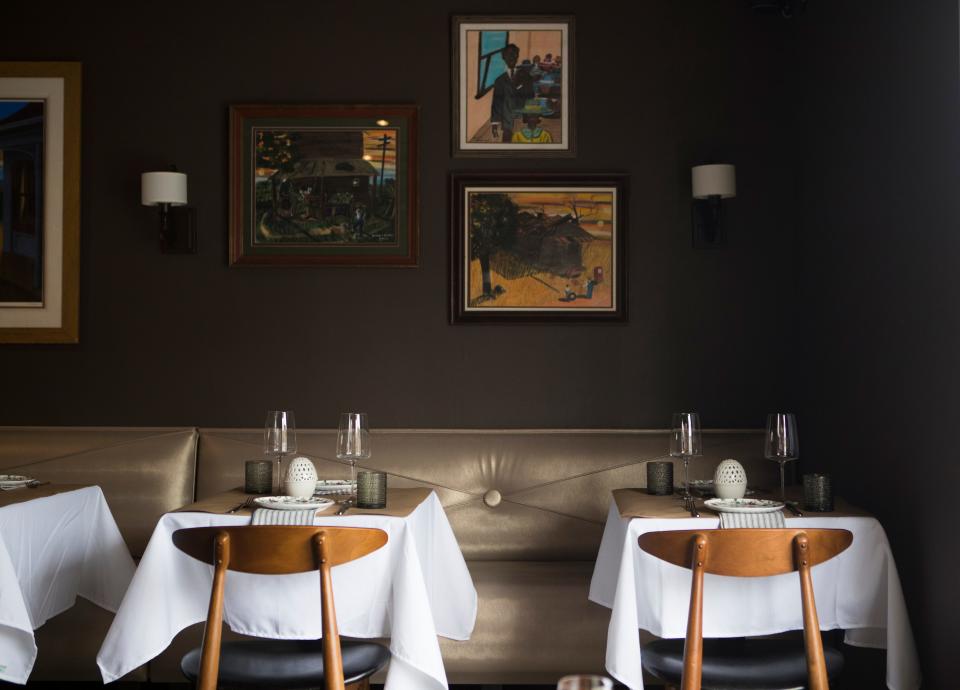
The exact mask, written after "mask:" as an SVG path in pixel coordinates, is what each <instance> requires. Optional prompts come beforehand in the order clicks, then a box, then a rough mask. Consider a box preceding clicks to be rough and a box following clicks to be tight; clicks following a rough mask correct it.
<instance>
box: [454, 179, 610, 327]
mask: <svg viewBox="0 0 960 690" xmlns="http://www.w3.org/2000/svg"><path fill="white" fill-rule="evenodd" d="M450 190H451V200H450V208H451V219H450V225H451V232H452V241H451V243H450V247H451V256H450V318H451V321H452V322H453V323H466V322H489V321H501V322H503V321H514V322H534V321H554V322H569V321H624V320H626V317H627V305H626V295H627V291H626V283H627V271H626V256H627V254H626V239H627V211H626V200H627V177H626V176H625V175H621V174H615V173H579V174H578V173H540V172H537V173H533V172H531V173H494V174H491V173H454V174H453V175H452V176H451V184H450Z"/></svg>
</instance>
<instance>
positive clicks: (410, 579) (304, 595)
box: [97, 492, 477, 690]
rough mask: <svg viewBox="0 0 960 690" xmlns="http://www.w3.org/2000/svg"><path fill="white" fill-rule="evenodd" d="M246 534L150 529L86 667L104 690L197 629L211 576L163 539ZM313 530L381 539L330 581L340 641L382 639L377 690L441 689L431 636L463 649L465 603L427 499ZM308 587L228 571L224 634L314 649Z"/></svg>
mask: <svg viewBox="0 0 960 690" xmlns="http://www.w3.org/2000/svg"><path fill="white" fill-rule="evenodd" d="M249 522H250V518H249V517H247V516H238V515H218V514H211V513H186V512H184V513H168V514H166V515H164V516H163V517H162V518H161V519H160V521H159V523H158V524H157V527H156V529H155V530H154V533H153V535H152V536H151V538H150V542H149V544H148V545H147V549H146V551H145V553H144V555H143V559H142V560H141V561H140V565H139V568H138V570H137V573H136V575H135V577H134V579H133V582H132V583H131V585H130V588H129V590H128V592H127V596H126V597H125V598H124V601H123V604H122V606H121V607H120V610H119V611H118V612H117V615H116V617H115V618H114V622H113V625H112V626H111V627H110V630H109V632H108V633H107V637H106V639H105V640H104V643H103V646H102V647H101V649H100V652H99V654H98V655H97V664H98V665H99V667H100V671H101V674H102V676H103V680H104V682H106V683H109V682H112V681H113V680H116V679H117V678H120V677H122V676H123V675H125V674H126V673H128V672H129V671H131V670H133V669H135V668H137V667H139V666H140V665H142V664H144V663H146V662H147V661H149V660H150V659H153V658H154V657H156V656H157V655H158V654H160V653H161V652H163V650H164V649H166V648H167V647H168V646H169V644H170V642H171V641H172V640H173V638H174V637H175V636H176V635H177V633H179V632H180V631H181V630H183V629H184V628H186V627H188V626H190V625H193V624H195V623H199V622H202V621H205V620H206V617H207V607H208V605H209V598H210V587H211V583H212V577H213V575H212V573H213V569H212V567H211V566H209V565H206V564H204V563H201V562H199V561H197V560H195V559H193V558H190V557H189V556H187V555H186V554H184V553H182V552H180V551H179V550H177V549H176V547H175V546H173V542H172V538H171V537H172V534H173V532H175V531H176V530H177V529H181V528H184V527H200V526H220V525H246V524H249ZM314 524H316V525H329V526H338V527H376V528H379V529H383V530H384V531H386V532H387V534H388V537H389V539H388V542H387V544H386V545H385V546H384V547H382V548H381V549H378V550H377V551H374V552H373V553H371V554H369V555H367V556H365V557H363V558H361V559H359V560H356V561H353V562H351V563H346V564H344V565H341V566H337V567H336V568H334V569H333V582H334V590H335V605H336V610H337V622H338V625H339V628H340V634H341V635H343V636H344V637H357V638H383V637H389V638H390V652H391V655H392V659H391V662H390V666H389V669H388V671H387V679H386V685H385V690H423V689H424V688H431V687H432V688H447V680H446V673H445V671H444V668H443V659H442V657H441V655H440V645H439V641H438V640H437V635H438V634H439V635H442V636H443V637H447V638H450V639H454V640H467V639H469V637H470V634H471V633H472V631H473V626H474V624H475V622H476V615H477V593H476V589H475V588H474V586H473V581H472V579H471V578H470V573H469V571H468V570H467V566H466V562H465V561H464V558H463V554H462V553H461V551H460V547H459V545H458V543H457V540H456V537H455V536H454V534H453V530H452V529H451V527H450V523H449V521H448V520H447V517H446V514H445V513H444V510H443V506H442V505H441V504H440V501H439V499H438V498H437V496H436V493H434V492H431V493H430V494H429V495H428V497H427V498H426V499H425V500H424V501H423V502H422V503H421V504H420V505H419V506H417V508H416V509H414V510H413V512H412V513H410V515H408V516H407V517H404V518H398V517H390V516H384V515H370V514H357V515H350V514H347V515H344V516H340V517H334V516H320V517H317V518H316V519H315V522H314ZM318 578H319V575H318V574H317V572H316V571H313V572H309V573H299V574H296V575H284V576H264V575H250V574H247V573H237V572H232V571H231V572H230V573H228V575H227V581H226V587H225V605H224V624H225V625H227V626H229V627H230V629H231V630H233V631H234V632H238V633H241V634H247V635H253V636H257V637H266V638H274V639H319V638H320V637H321V629H320V595H319V586H318V581H319V580H318ZM280 606H284V608H285V609H286V610H283V611H281V610H279V609H280Z"/></svg>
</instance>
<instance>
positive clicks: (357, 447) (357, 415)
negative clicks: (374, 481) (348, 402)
mask: <svg viewBox="0 0 960 690" xmlns="http://www.w3.org/2000/svg"><path fill="white" fill-rule="evenodd" d="M337 457H338V458H339V459H340V460H346V461H348V462H349V463H350V481H351V483H352V485H353V486H356V482H357V460H366V459H367V458H369V457H370V423H369V422H368V421H367V413H366V412H344V413H343V414H341V415H340V429H339V431H338V432H337Z"/></svg>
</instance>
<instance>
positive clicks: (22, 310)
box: [0, 62, 82, 344]
mask: <svg viewBox="0 0 960 690" xmlns="http://www.w3.org/2000/svg"><path fill="white" fill-rule="evenodd" d="M81 79H82V70H81V65H80V63H79V62H0V169H2V172H3V174H0V343H27V344H46V343H76V342H79V338H80V313H79V309H80V108H81Z"/></svg>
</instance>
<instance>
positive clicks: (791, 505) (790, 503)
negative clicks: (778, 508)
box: [783, 501, 803, 517]
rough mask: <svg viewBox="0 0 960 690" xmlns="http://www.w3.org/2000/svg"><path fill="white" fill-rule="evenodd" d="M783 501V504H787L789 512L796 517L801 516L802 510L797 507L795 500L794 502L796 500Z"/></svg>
mask: <svg viewBox="0 0 960 690" xmlns="http://www.w3.org/2000/svg"><path fill="white" fill-rule="evenodd" d="M783 503H784V505H786V506H787V508H789V509H790V512H791V513H793V514H794V515H796V516H797V517H803V512H802V511H801V510H800V509H799V508H797V502H796V501H784V502H783Z"/></svg>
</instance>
